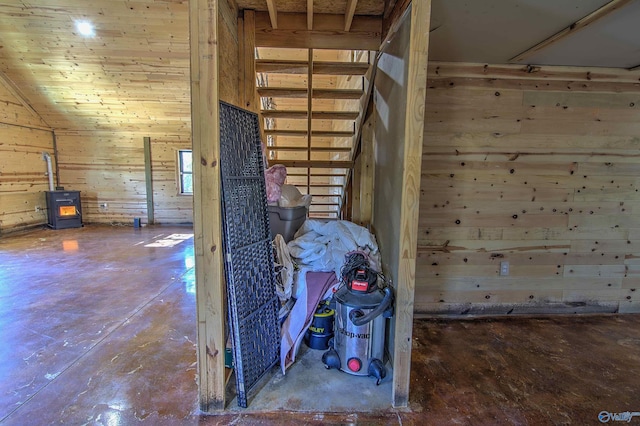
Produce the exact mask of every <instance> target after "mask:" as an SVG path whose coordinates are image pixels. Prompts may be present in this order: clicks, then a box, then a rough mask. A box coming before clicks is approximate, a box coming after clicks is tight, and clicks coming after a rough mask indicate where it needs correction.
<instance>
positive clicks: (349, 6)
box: [344, 0, 358, 31]
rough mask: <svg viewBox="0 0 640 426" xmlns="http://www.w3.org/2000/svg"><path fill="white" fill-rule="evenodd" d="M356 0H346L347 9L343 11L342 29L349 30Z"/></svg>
mask: <svg viewBox="0 0 640 426" xmlns="http://www.w3.org/2000/svg"><path fill="white" fill-rule="evenodd" d="M357 5H358V0H349V1H347V10H346V11H345V13H344V30H345V31H349V30H350V29H351V22H352V21H353V15H354V14H355V13H356V6H357Z"/></svg>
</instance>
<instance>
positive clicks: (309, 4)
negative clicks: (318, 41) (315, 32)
mask: <svg viewBox="0 0 640 426" xmlns="http://www.w3.org/2000/svg"><path fill="white" fill-rule="evenodd" d="M307 29H308V30H309V31H311V30H312V29H313V0H307Z"/></svg>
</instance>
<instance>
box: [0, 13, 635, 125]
mask: <svg viewBox="0 0 640 426" xmlns="http://www.w3.org/2000/svg"><path fill="white" fill-rule="evenodd" d="M395 3H396V1H394V0H307V1H302V0H239V1H238V5H239V7H240V8H241V9H243V8H253V9H256V10H259V11H270V13H271V16H272V21H274V19H275V22H277V19H278V18H277V14H278V13H281V14H282V13H288V12H297V13H305V14H307V13H308V12H309V11H310V10H311V11H312V12H313V14H322V13H333V14H340V15H344V16H345V17H349V16H352V14H353V15H383V14H388V13H389V10H390V8H391V7H392V6H393V5H394V4H395ZM612 5H614V6H616V7H614V8H611V6H612ZM603 6H604V7H607V6H609V8H610V9H612V10H611V11H610V12H611V13H605V14H602V16H600V15H598V16H597V18H598V19H596V20H595V21H594V22H591V23H590V24H589V25H588V26H585V27H584V28H582V27H580V28H578V29H579V31H574V32H572V33H571V34H568V35H567V36H566V37H562V38H561V39H560V40H559V41H556V42H554V43H553V44H551V45H549V46H547V47H545V48H543V49H541V50H538V51H534V52H530V53H529V54H528V55H526V57H525V58H523V59H521V60H517V61H515V62H516V63H527V64H528V63H536V64H551V65H581V66H614V67H624V68H631V67H634V66H637V65H640V26H638V25H637V22H640V1H638V0H614V1H608V0H581V1H579V2H576V1H575V0H483V1H468V0H433V12H432V22H431V42H430V60H436V61H456V62H457V61H463V62H481V63H508V62H509V61H510V60H512V59H514V58H516V57H517V56H518V55H519V54H521V53H523V52H526V51H527V49H529V48H531V47H533V46H535V45H536V44H537V43H540V42H542V41H544V40H545V39H547V38H549V37H551V36H553V35H554V34H556V33H558V32H561V31H562V30H563V29H566V28H569V27H571V25H572V24H574V23H576V22H579V21H580V20H581V19H582V18H584V17H585V16H588V15H589V14H591V13H593V12H594V11H597V10H598V9H599V8H600V7H603ZM310 8H311V9H310ZM82 19H85V20H89V21H91V22H93V23H94V24H95V26H96V34H95V36H94V37H91V38H83V37H81V36H80V35H79V34H78V33H77V31H76V29H75V28H74V21H76V20H82ZM280 19H282V17H281V18H280ZM188 26H189V22H188V1H187V0H109V1H104V2H98V3H96V2H87V1H85V0H0V29H1V34H2V35H1V38H0V72H2V73H3V74H4V75H5V76H6V77H7V78H8V79H9V80H10V81H11V82H13V84H14V85H15V86H16V87H17V88H18V89H19V90H20V91H21V92H22V93H23V94H24V97H25V98H26V100H27V101H28V102H29V103H30V104H31V106H32V107H33V108H34V109H35V110H36V111H38V113H40V114H41V115H42V118H43V119H44V120H45V121H46V122H47V123H48V124H49V125H50V126H51V127H53V128H78V127H91V128H96V129H123V128H131V129H140V128H143V129H144V128H145V127H147V128H151V127H153V128H155V129H156V130H161V129H165V130H166V131H175V130H176V129H185V130H188V128H189V121H190V107H189V100H190V97H189V83H188V82H189V40H188ZM425 28H426V27H425Z"/></svg>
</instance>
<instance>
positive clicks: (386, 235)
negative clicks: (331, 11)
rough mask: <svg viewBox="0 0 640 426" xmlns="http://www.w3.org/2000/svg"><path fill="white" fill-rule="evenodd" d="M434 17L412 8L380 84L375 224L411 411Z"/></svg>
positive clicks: (400, 385)
mask: <svg viewBox="0 0 640 426" xmlns="http://www.w3.org/2000/svg"><path fill="white" fill-rule="evenodd" d="M429 16H430V2H429V1H425V2H416V3H414V4H413V6H411V8H410V9H409V10H408V11H407V13H406V14H405V15H404V17H403V21H401V23H400V24H399V25H395V26H394V33H393V34H392V35H391V36H390V38H389V40H388V43H385V47H384V50H383V51H382V52H381V54H380V58H379V60H378V72H376V74H375V80H374V96H373V99H374V105H375V114H376V115H375V124H374V129H373V134H374V138H375V144H376V146H375V153H376V154H375V158H376V164H375V185H374V189H375V195H374V197H375V202H374V213H373V227H374V230H375V233H376V237H377V238H378V242H379V245H380V250H381V254H382V259H383V267H384V272H385V274H386V275H387V277H389V279H390V281H391V282H392V283H393V287H394V288H395V296H396V305H395V316H394V318H393V319H392V323H391V333H390V340H391V341H390V353H391V354H392V357H393V365H394V372H393V395H392V401H393V405H394V406H406V405H407V403H408V398H409V395H408V392H409V369H410V364H411V330H412V321H413V311H414V309H413V306H414V305H413V304H414V290H415V268H416V258H417V234H418V213H419V205H420V203H419V200H420V180H421V179H420V176H421V166H422V138H423V133H424V132H423V123H424V105H425V94H426V82H427V52H428V38H429V36H428V33H426V32H424V31H422V30H421V28H420V24H419V23H420V22H426V21H428V20H429ZM399 58H400V59H399ZM400 106H403V107H400ZM399 188H401V189H402V190H401V191H400V190H399Z"/></svg>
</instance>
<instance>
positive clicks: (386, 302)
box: [349, 287, 393, 327]
mask: <svg viewBox="0 0 640 426" xmlns="http://www.w3.org/2000/svg"><path fill="white" fill-rule="evenodd" d="M383 291H384V298H383V299H382V302H380V304H379V305H378V306H377V307H376V308H375V309H374V310H372V311H371V312H369V313H368V314H366V315H362V311H361V310H360V309H354V310H352V311H351V312H349V319H350V320H351V322H352V323H353V325H355V326H356V327H359V326H361V325H365V324H366V323H368V322H369V321H372V320H374V319H376V318H377V317H378V316H379V315H380V314H382V313H383V312H384V311H386V310H387V308H388V307H389V306H391V303H393V290H391V287H385V288H384V290H383Z"/></svg>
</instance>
